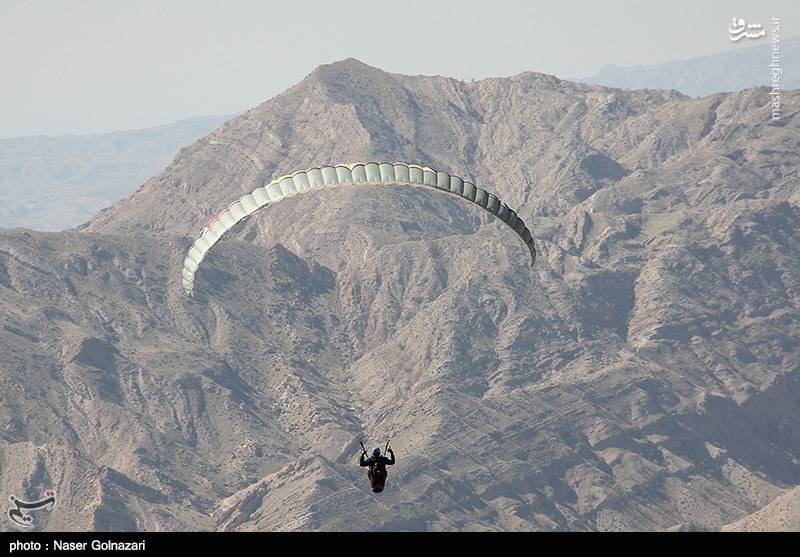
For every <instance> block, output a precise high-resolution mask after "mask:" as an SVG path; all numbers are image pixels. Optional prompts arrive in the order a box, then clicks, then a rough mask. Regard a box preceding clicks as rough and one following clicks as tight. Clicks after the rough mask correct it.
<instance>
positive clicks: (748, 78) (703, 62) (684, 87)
mask: <svg viewBox="0 0 800 557" xmlns="http://www.w3.org/2000/svg"><path fill="white" fill-rule="evenodd" d="M780 46H781V68H782V70H783V74H782V80H783V82H782V87H783V88H784V89H797V88H800V37H792V38H790V39H785V40H783V41H781V45H780ZM770 49H771V46H770V42H769V41H762V42H760V43H759V44H758V45H757V46H752V47H749V48H740V49H736V50H731V51H729V52H722V53H720V54H712V55H710V56H701V57H699V58H691V59H689V60H676V61H673V62H665V63H663V64H651V65H647V66H629V67H622V66H615V65H609V66H605V67H603V69H601V70H600V71H599V72H597V73H596V74H594V75H590V76H589V77H585V78H583V79H580V80H579V81H583V82H585V83H596V84H598V85H606V86H608V87H620V88H622V89H675V90H676V91H680V92H681V93H684V94H686V95H689V96H690V97H704V96H706V95H711V94H714V93H722V92H726V91H740V90H742V89H748V88H750V87H759V86H763V85H766V86H771V83H770V79H771V77H770V69H769V67H768V66H769V64H770V62H771V60H772V58H771V54H770Z"/></svg>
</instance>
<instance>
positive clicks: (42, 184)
mask: <svg viewBox="0 0 800 557" xmlns="http://www.w3.org/2000/svg"><path fill="white" fill-rule="evenodd" d="M231 117H232V116H230V115H228V116H197V117H194V118H190V119H187V120H181V121H179V122H173V123H171V124H166V125H163V126H158V127H155V128H146V129H141V130H126V131H116V132H112V133H106V134H97V135H67V136H62V137H47V136H43V135H37V136H29V137H15V138H10V139H0V199H2V200H3V203H2V204H0V223H2V224H0V227H2V228H14V227H25V228H33V229H35V230H64V229H67V228H71V227H73V226H77V225H79V224H81V223H82V222H85V221H87V220H88V219H89V218H90V217H92V216H94V215H95V214H96V213H97V212H98V211H99V210H100V209H103V208H105V207H108V206H109V205H111V204H112V203H114V202H115V201H119V200H120V199H122V198H123V197H125V196H127V195H129V194H130V193H131V192H132V191H134V190H135V189H136V187H137V186H139V185H141V184H143V183H144V182H145V181H146V180H147V179H148V178H150V177H152V176H155V175H156V174H158V173H159V172H161V171H162V170H164V168H165V167H166V166H167V165H168V164H169V163H170V161H171V160H172V159H173V158H174V157H175V155H176V153H178V151H179V150H180V148H181V147H184V146H185V145H189V144H191V143H193V142H194V141H196V140H197V139H199V138H201V137H202V136H204V135H206V134H208V133H209V132H211V131H213V130H214V129H215V128H217V127H218V126H219V125H220V124H222V123H223V122H224V121H226V120H228V119H230V118H231ZM65 200H67V202H65Z"/></svg>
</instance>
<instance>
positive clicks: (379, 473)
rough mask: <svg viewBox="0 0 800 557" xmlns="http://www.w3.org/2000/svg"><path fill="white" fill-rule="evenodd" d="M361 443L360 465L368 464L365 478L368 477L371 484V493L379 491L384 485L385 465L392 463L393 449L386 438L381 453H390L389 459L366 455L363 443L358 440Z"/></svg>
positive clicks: (381, 456)
mask: <svg viewBox="0 0 800 557" xmlns="http://www.w3.org/2000/svg"><path fill="white" fill-rule="evenodd" d="M359 443H361V451H362V452H361V459H360V461H359V464H360V465H361V466H369V471H368V472H367V478H369V483H370V485H371V486H372V491H373V493H380V492H381V491H383V488H384V486H385V485H386V476H387V473H386V465H387V464H388V465H390V466H391V465H392V464H394V462H395V461H394V451H392V449H391V447H389V440H388V439H387V440H386V448H385V449H384V450H383V453H384V454H386V453H390V454H391V455H392V459H391V460H389V459H388V458H386V457H385V456H383V455H378V456H377V457H376V456H371V457H370V456H368V453H367V448H366V447H365V446H364V443H363V442H362V441H360V440H359Z"/></svg>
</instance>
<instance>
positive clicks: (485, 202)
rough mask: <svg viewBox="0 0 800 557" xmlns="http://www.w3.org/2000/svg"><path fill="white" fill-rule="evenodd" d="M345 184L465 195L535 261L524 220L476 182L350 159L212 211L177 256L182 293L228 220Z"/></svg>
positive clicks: (231, 222)
mask: <svg viewBox="0 0 800 557" xmlns="http://www.w3.org/2000/svg"><path fill="white" fill-rule="evenodd" d="M345 184H372V185H388V184H399V185H411V186H427V187H430V188H433V189H436V190H439V191H442V192H445V193H449V194H453V195H455V196H457V197H460V198H461V199H464V200H466V201H470V202H472V203H474V204H475V205H478V206H479V207H480V208H482V209H484V210H485V211H487V212H489V213H491V214H492V215H494V216H496V217H497V218H499V219H500V220H501V221H503V222H504V223H505V224H507V225H508V226H509V227H510V228H511V229H512V230H513V231H514V232H516V233H517V235H518V236H519V237H520V238H521V239H522V241H523V242H524V243H525V245H526V246H527V248H528V250H529V252H530V257H531V263H530V265H531V267H533V264H534V263H535V261H536V247H535V245H534V242H533V237H532V236H531V232H530V230H528V227H527V226H526V225H525V222H524V221H523V220H522V219H521V218H520V217H519V216H518V215H517V213H516V212H515V211H514V210H513V209H511V208H510V207H509V206H508V205H506V204H505V203H503V202H502V201H500V199H498V198H497V196H495V195H493V194H491V193H489V192H487V191H486V190H484V189H481V188H479V187H478V186H476V185H475V184H473V183H472V182H469V181H466V180H464V179H462V178H459V177H458V176H452V175H450V174H448V173H447V172H439V171H436V170H434V169H432V168H429V167H427V166H419V165H416V164H406V163H385V162H384V163H377V162H368V163H352V164H342V165H336V166H323V167H322V168H312V169H310V170H304V171H301V172H295V173H293V174H288V175H285V176H280V177H279V178H276V179H274V180H272V181H271V182H270V183H269V184H267V185H265V186H261V187H258V188H256V189H255V190H253V191H252V192H250V193H248V194H246V195H243V196H242V197H241V198H239V199H238V200H236V201H234V202H233V203H231V205H230V206H229V207H228V208H227V209H225V210H223V211H220V212H219V213H217V214H216V215H215V216H214V217H212V219H211V220H210V221H209V223H208V225H207V226H205V227H204V228H203V230H202V231H201V232H200V235H199V236H198V237H197V239H196V240H195V241H194V243H193V244H192V247H191V248H189V252H188V253H187V255H186V258H185V259H184V261H183V271H182V276H181V284H182V286H183V289H184V290H185V291H186V293H187V294H188V295H190V296H191V295H192V291H193V288H194V276H195V273H196V272H197V268H198V266H199V265H200V263H201V262H202V261H203V259H204V258H205V256H206V254H207V253H208V250H210V249H211V247H212V246H213V245H214V244H215V243H217V242H218V241H219V239H220V238H221V237H222V236H223V235H224V234H225V233H226V232H227V231H228V230H230V229H231V228H233V226H235V225H236V224H237V223H239V222H240V221H242V220H244V219H246V218H247V217H249V216H250V215H252V214H253V213H255V212H256V211H258V210H259V209H263V208H264V207H267V206H269V205H271V204H273V203H277V202H278V201H281V200H283V199H285V198H287V197H292V196H294V195H297V194H299V193H306V192H310V191H313V190H317V189H320V188H324V187H333V186H339V185H345Z"/></svg>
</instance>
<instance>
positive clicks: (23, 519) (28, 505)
mask: <svg viewBox="0 0 800 557" xmlns="http://www.w3.org/2000/svg"><path fill="white" fill-rule="evenodd" d="M9 500H10V501H11V504H12V505H13V508H10V509H8V518H9V520H11V522H13V523H14V524H16V525H17V526H23V527H25V528H32V527H33V517H32V516H31V515H30V514H29V513H30V512H32V511H38V510H42V509H44V510H46V511H52V510H53V507H55V506H56V492H55V491H53V490H52V489H48V490H47V491H45V492H44V499H40V500H39V501H23V500H22V499H19V498H17V497H16V496H15V495H12V496H11V497H9Z"/></svg>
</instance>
